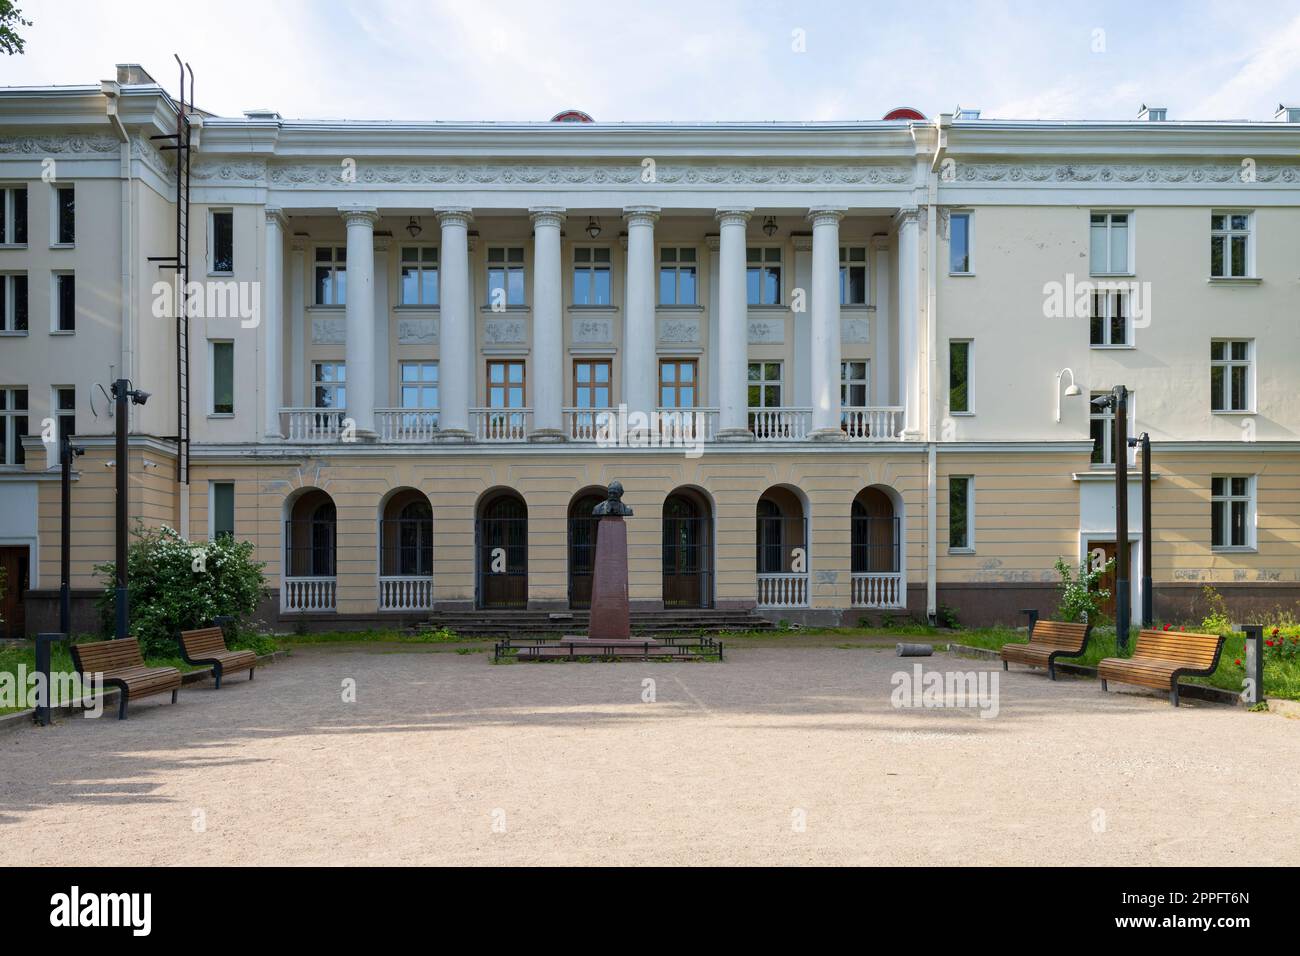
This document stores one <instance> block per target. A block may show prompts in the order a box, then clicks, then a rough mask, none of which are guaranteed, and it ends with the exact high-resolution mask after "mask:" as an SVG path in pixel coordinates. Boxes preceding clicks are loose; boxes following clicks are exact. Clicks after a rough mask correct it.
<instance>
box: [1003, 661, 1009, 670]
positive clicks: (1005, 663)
mask: <svg viewBox="0 0 1300 956" xmlns="http://www.w3.org/2000/svg"><path fill="white" fill-rule="evenodd" d="M1002 669H1003V670H1004V671H1009V670H1011V668H1010V667H1008V666H1007V662H1006V661H1003V662H1002Z"/></svg>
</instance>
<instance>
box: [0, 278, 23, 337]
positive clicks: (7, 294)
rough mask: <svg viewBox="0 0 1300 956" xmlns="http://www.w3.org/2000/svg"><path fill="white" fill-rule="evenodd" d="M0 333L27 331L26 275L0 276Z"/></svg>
mask: <svg viewBox="0 0 1300 956" xmlns="http://www.w3.org/2000/svg"><path fill="white" fill-rule="evenodd" d="M0 320H3V321H0V331H4V332H26V331H27V275H26V273H12V274H9V275H3V276H0Z"/></svg>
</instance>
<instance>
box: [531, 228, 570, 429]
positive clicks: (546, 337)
mask: <svg viewBox="0 0 1300 956" xmlns="http://www.w3.org/2000/svg"><path fill="white" fill-rule="evenodd" d="M528 212H529V214H530V215H531V216H532V220H533V369H534V374H533V376H532V380H533V430H532V432H531V433H530V434H529V436H528V438H529V440H530V441H564V438H565V434H564V415H563V412H562V409H563V407H564V303H563V294H564V293H563V289H564V266H563V263H562V262H561V259H560V227H561V226H562V225H563V223H564V210H563V209H559V208H555V207H551V206H543V207H539V208H534V209H530V210H528Z"/></svg>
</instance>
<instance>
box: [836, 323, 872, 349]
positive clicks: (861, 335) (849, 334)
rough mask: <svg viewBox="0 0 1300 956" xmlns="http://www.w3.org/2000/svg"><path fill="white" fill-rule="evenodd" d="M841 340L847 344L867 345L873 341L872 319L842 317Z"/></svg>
mask: <svg viewBox="0 0 1300 956" xmlns="http://www.w3.org/2000/svg"><path fill="white" fill-rule="evenodd" d="M840 341H841V342H843V343H844V344H845V345H866V344H867V343H868V342H870V341H871V320H870V319H858V318H853V319H848V318H841V320H840Z"/></svg>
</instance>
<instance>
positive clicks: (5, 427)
mask: <svg viewBox="0 0 1300 956" xmlns="http://www.w3.org/2000/svg"><path fill="white" fill-rule="evenodd" d="M26 434H27V389H25V388H0V453H3V456H4V460H3V462H0V464H5V465H21V464H22V463H23V462H24V461H25V460H26V459H25V458H24V457H23V436H24V435H26Z"/></svg>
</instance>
